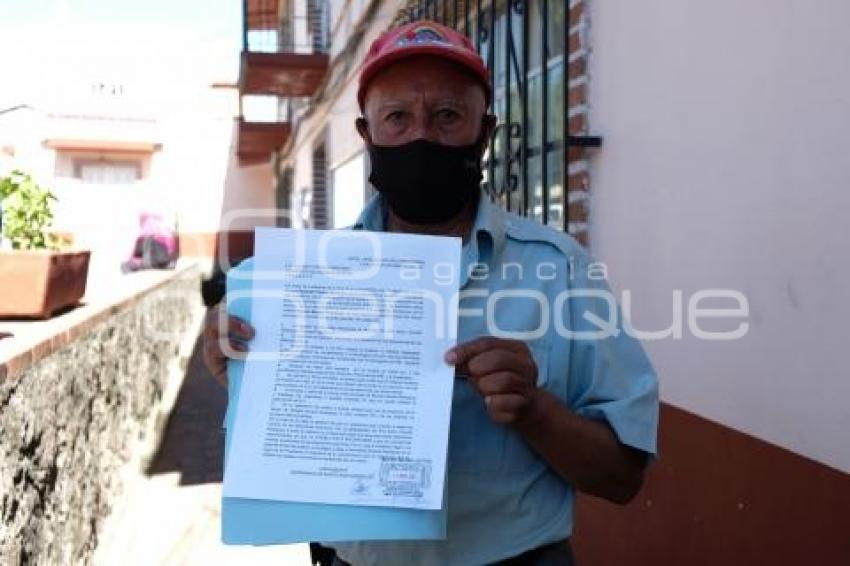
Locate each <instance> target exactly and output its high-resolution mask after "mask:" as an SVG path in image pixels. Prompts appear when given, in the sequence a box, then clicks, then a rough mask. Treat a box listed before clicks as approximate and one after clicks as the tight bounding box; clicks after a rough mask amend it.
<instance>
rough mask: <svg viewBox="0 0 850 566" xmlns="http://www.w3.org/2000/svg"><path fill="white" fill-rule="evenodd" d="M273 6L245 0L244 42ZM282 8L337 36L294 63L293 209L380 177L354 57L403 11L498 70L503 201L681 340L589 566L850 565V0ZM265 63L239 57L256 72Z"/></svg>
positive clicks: (645, 318)
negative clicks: (726, 335)
mask: <svg viewBox="0 0 850 566" xmlns="http://www.w3.org/2000/svg"><path fill="white" fill-rule="evenodd" d="M262 5H264V3H263V2H260V1H259V0H248V1H247V2H246V15H247V16H248V17H247V18H246V22H247V23H246V27H247V28H248V30H249V31H248V32H247V35H250V34H251V33H253V32H252V31H251V25H254V26H260V27H262V26H261V25H260V24H258V23H253V24H252V22H257V21H258V20H259V17H258V16H257V17H254V16H252V13H254V12H252V11H251V10H254V11H255V12H256V13H260V12H262V11H263V10H262V9H261V8H262ZM265 5H266V13H273V14H274V16H273V17H274V18H278V19H279V20H280V21H283V22H291V24H292V25H294V29H295V31H293V32H286V33H284V32H280V33H278V35H279V36H280V37H293V36H294V37H302V36H303V37H309V36H308V35H305V33H306V32H305V31H303V30H314V31H315V33H314V34H313V36H312V37H320V38H321V39H320V40H317V41H308V42H307V44H306V47H304V48H302V50H301V52H302V53H305V54H306V53H307V52H309V53H310V54H311V56H313V59H312V60H309V61H308V60H307V59H306V58H305V56H303V55H302V56H301V59H302V60H301V61H299V62H296V61H294V60H293V59H291V58H290V59H289V64H290V65H295V66H294V67H291V68H290V69H289V70H286V71H280V72H279V73H278V75H277V76H278V80H279V83H280V85H283V91H286V89H290V93H291V94H290V95H291V96H292V97H293V100H292V101H291V102H287V103H286V104H289V106H288V108H290V109H293V112H292V113H291V114H289V115H288V118H287V120H288V121H287V124H288V125H287V126H286V127H285V128H282V127H281V128H280V130H281V132H284V133H285V135H279V136H278V138H276V139H275V140H274V143H273V144H271V145H270V146H267V147H265V148H264V149H263V151H264V153H263V156H262V158H264V159H268V160H269V161H270V162H272V163H273V166H274V168H275V171H276V177H277V190H276V202H277V207H278V209H279V211H284V214H282V216H284V217H285V218H281V219H280V223H281V225H286V226H293V227H302V228H329V227H334V228H335V227H342V226H345V225H348V224H350V223H351V222H352V221H353V219H354V218H355V217H356V215H357V213H358V212H359V210H360V208H361V206H362V205H363V203H364V202H365V200H366V198H367V197H368V195H369V194H370V188H369V186H368V182H367V180H366V179H367V175H368V170H369V164H368V157H367V154H366V153H365V151H364V148H363V146H362V142H361V140H360V138H359V137H358V136H357V134H356V132H355V129H354V121H355V119H356V118H357V117H358V115H359V109H358V106H357V102H356V97H355V92H356V82H357V74H358V69H359V64H360V63H361V62H362V60H363V58H364V56H365V52H366V49H367V47H368V45H369V43H370V42H371V41H372V40H373V39H374V38H376V37H377V36H378V35H379V34H380V33H381V32H383V31H384V30H385V29H387V28H388V27H389V26H391V25H393V24H394V23H399V22H403V21H409V20H411V19H416V18H420V17H428V18H430V19H434V20H437V21H440V22H443V23H448V24H449V25H453V26H455V27H456V28H457V29H459V30H461V31H464V32H465V33H467V34H468V35H469V37H470V38H472V40H473V42H474V43H475V44H476V46H477V47H478V49H479V51H480V53H481V54H482V56H483V57H484V60H485V61H486V62H487V64H488V67H489V68H490V70H491V75H492V81H493V90H494V104H493V111H494V112H495V113H496V114H497V115H498V117H499V128H498V129H497V131H496V132H495V135H494V137H493V139H492V140H491V145H490V151H489V153H488V154H487V156H486V158H485V163H484V170H485V183H486V189H487V190H488V192H489V194H490V195H491V198H493V199H494V200H497V201H499V202H500V203H501V204H502V206H504V207H505V208H506V209H509V210H512V211H516V212H518V213H520V214H524V215H528V216H531V217H534V218H536V219H538V220H539V221H540V222H544V223H546V224H549V225H551V226H553V227H554V228H556V229H559V230H565V231H567V232H569V233H571V234H573V235H574V236H575V237H576V238H577V239H578V240H579V241H581V242H582V243H584V244H586V245H588V246H590V248H591V249H592V251H593V252H594V254H595V255H596V256H597V257H599V258H600V259H601V260H602V261H604V262H605V264H606V265H607V266H608V273H609V275H610V276H611V279H612V283H613V285H614V287H615V288H616V289H618V290H622V291H624V292H625V291H627V292H628V293H630V295H629V296H630V299H629V301H630V305H629V306H630V309H629V316H630V318H631V319H632V322H633V324H634V327H636V328H639V329H642V330H648V329H652V330H654V331H655V335H656V336H661V335H663V338H652V339H647V342H646V344H647V349H648V351H649V353H650V356H651V358H652V359H653V362H654V364H655V365H656V366H657V368H658V370H659V377H660V382H661V391H662V398H663V401H664V403H663V407H662V423H661V446H660V451H661V457H660V459H659V461H658V462H657V463H656V465H655V467H654V468H653V470H652V472H651V473H650V475H649V480H648V484H647V487H646V489H644V491H643V492H642V494H641V495H640V496H639V497H638V499H637V500H636V501H635V502H633V503H632V504H630V505H629V506H628V507H627V508H625V509H619V508H613V507H611V506H608V505H607V504H605V503H601V502H599V501H597V500H594V499H592V498H587V497H582V498H580V502H579V506H578V518H577V532H576V535H575V539H576V541H575V542H576V549H577V552H578V555H579V561H580V562H581V563H582V564H588V565H592V564H600V565H605V564H619V563H625V564H658V563H661V564H682V563H689V564H748V563H753V562H773V563H777V564H792V563H820V564H843V563H846V562H847V561H848V560H850V546H848V539H847V537H846V533H847V532H848V531H850V522H848V519H847V517H850V475H848V474H850V444H848V443H847V442H846V430H847V425H848V423H850V410H848V404H847V402H846V400H847V399H848V398H850V380H848V379H847V377H846V376H847V370H846V362H845V359H844V351H845V350H846V348H845V347H844V346H843V343H844V341H845V340H844V339H843V337H845V336H846V330H845V329H844V326H845V324H846V323H845V321H846V320H847V319H848V318H850V296H848V295H847V292H846V284H845V283H844V282H846V280H847V278H848V277H850V269H848V267H847V264H846V262H843V261H836V259H837V258H839V257H842V258H843V257H844V256H846V255H847V242H848V241H850V232H848V226H850V224H848V223H847V222H846V217H847V215H848V214H850V199H848V192H847V191H846V187H847V184H848V180H849V179H850V168H848V161H847V160H846V159H845V158H844V157H843V154H840V152H841V151H843V148H846V147H848V146H850V137H848V135H849V134H848V132H850V124H848V123H847V121H848V116H850V106H848V98H847V97H846V96H844V95H842V94H841V93H844V92H846V91H847V89H848V85H850V74H848V72H847V71H846V65H844V61H843V60H842V57H843V54H844V53H847V51H848V49H850V42H848V39H847V37H848V36H847V35H846V33H843V32H842V30H841V25H842V22H846V21H847V20H848V18H850V5H849V4H847V3H846V2H842V0H825V1H824V2H822V3H820V4H819V7H818V9H817V10H803V9H801V8H800V6H799V3H798V2H795V0H777V1H776V2H771V3H766V2H754V3H747V5H746V6H744V5H742V4H741V3H739V2H734V1H733V0H720V1H713V2H681V1H679V0H647V1H643V2H607V1H595V0H525V1H511V0H475V1H472V0H466V1H464V0H458V1H451V0H448V1H439V0H431V1H427V0H420V1H401V0H385V1H370V0H331V1H329V2H311V1H310V0H300V4H299V1H298V0H293V1H287V0H282V1H281V2H277V1H276V0H270V2H268V3H267V4H265ZM299 6H300V7H299ZM279 9H280V10H283V11H284V14H292V15H290V16H285V17H281V15H280V13H278V12H277V10H279ZM298 14H301V15H302V19H301V20H298V18H297V17H296V16H297V15H298ZM275 21H277V20H275ZM299 21H300V22H301V23H300V24H298V22H299ZM299 25H300V28H299ZM322 26H326V27H324V28H323V27H322ZM267 28H268V26H267ZM299 29H301V30H302V31H301V32H299V31H298V30H299ZM280 45H282V47H283V48H282V51H286V50H287V49H289V50H290V51H295V52H297V51H298V49H295V48H293V47H290V46H288V45H287V44H286V43H285V42H283V43H280ZM297 54H298V53H296V55H297ZM296 63H297V64H296ZM280 64H281V65H283V66H286V65H287V60H286V58H285V57H281V58H280ZM293 69H295V70H299V69H300V75H299V76H300V77H302V79H299V80H302V81H303V80H306V79H304V78H303V77H308V76H310V72H313V73H314V75H312V79H311V80H313V81H314V82H313V83H311V85H310V87H309V88H302V89H300V90H298V89H297V88H295V86H296V85H297V82H298V81H297V80H296V73H294V71H293ZM250 72H251V69H248V70H247V72H246V69H245V59H244V58H243V73H242V80H243V83H242V84H243V85H245V84H246V83H245V82H244V81H245V80H246V78H247V79H251V77H250V76H249V73H250ZM316 75H318V79H317V78H316ZM296 92H297V93H298V96H297V97H296V95H295V93H296ZM278 94H280V92H279V93H278ZM284 94H285V93H284ZM591 205H592V206H591ZM706 289H715V290H716V289H721V290H725V291H728V292H729V294H730V296H735V297H744V301H743V303H740V304H743V305H744V307H742V308H741V309H739V310H734V309H732V307H731V306H730V305H729V304H726V305H714V306H717V307H718V308H728V309H729V310H728V312H729V313H732V314H733V315H734V316H737V317H738V319H739V320H738V321H737V322H736V324H733V325H732V327H733V328H743V327H744V326H746V331H745V332H744V333H743V335H742V336H741V337H740V338H739V339H736V340H735V341H730V342H718V341H713V340H710V339H705V334H702V333H700V332H694V331H693V330H694V329H693V327H692V326H688V324H689V323H690V321H691V320H692V319H691V318H688V317H692V316H696V315H694V313H695V312H697V311H698V310H699V307H700V301H699V300H698V297H699V296H700V293H701V292H702V291H704V290H706ZM735 293H737V294H735ZM695 298H697V299H696V300H695ZM694 309H696V311H695V310H694ZM671 321H672V323H671ZM677 324H678V326H677ZM741 325H744V326H741ZM677 329H681V330H682V331H681V332H680V331H679V330H677ZM727 329H728V328H727ZM647 335H648V334H647Z"/></svg>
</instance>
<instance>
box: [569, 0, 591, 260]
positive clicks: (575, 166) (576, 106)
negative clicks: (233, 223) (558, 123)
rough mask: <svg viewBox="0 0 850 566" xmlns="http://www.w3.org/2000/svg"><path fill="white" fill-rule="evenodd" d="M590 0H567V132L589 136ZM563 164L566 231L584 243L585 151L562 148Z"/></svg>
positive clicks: (587, 187) (587, 188)
mask: <svg viewBox="0 0 850 566" xmlns="http://www.w3.org/2000/svg"><path fill="white" fill-rule="evenodd" d="M589 1H590V0H570V4H569V16H568V19H567V22H568V23H567V46H568V50H567V51H568V55H567V91H566V95H565V96H566V98H567V102H566V104H567V134H568V135H570V136H583V135H589V133H590V132H589V130H588V122H589V120H588V118H589V116H588V104H587V90H588V86H589V85H588V74H587V58H588V56H589V52H590V47H589V33H588V32H589V30H590V19H589V17H588V9H587V4H588V2H589ZM564 152H565V154H566V155H565V156H564V157H565V158H566V160H567V161H566V163H567V222H568V223H569V224H568V229H569V232H570V234H572V235H573V236H575V237H576V238H577V239H578V240H579V241H580V242H581V243H582V244H584V245H587V244H588V215H589V212H590V210H589V209H590V175H589V172H588V161H587V150H585V149H583V148H580V147H572V148H565V150H564Z"/></svg>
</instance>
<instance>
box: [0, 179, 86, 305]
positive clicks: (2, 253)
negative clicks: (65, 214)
mask: <svg viewBox="0 0 850 566" xmlns="http://www.w3.org/2000/svg"><path fill="white" fill-rule="evenodd" d="M54 200H56V197H55V196H54V195H53V193H52V192H50V190H48V189H46V188H44V187H42V186H40V185H39V184H38V183H36V182H35V181H34V180H33V178H32V177H31V176H30V175H27V174H25V173H23V172H22V171H12V172H11V173H10V174H9V175H7V176H5V177H0V318H48V317H50V316H51V315H52V314H53V313H55V312H56V311H58V310H61V309H63V308H65V307H68V306H71V305H75V304H77V303H78V302H79V300H80V299H81V298H82V297H83V295H84V294H85V291H86V279H87V277H88V268H89V257H90V255H91V252H89V251H71V250H60V249H58V245H57V239H56V238H55V237H53V236H52V235H51V234H50V233H49V232H48V231H47V230H48V228H49V227H50V224H51V222H52V221H53V212H52V210H51V204H52V201H54Z"/></svg>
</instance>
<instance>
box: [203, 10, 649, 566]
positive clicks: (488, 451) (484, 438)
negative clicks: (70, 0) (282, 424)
mask: <svg viewBox="0 0 850 566" xmlns="http://www.w3.org/2000/svg"><path fill="white" fill-rule="evenodd" d="M490 97H491V92H490V90H489V86H488V74H487V69H486V67H485V66H484V63H483V62H482V60H481V58H480V57H479V56H478V54H477V53H476V52H475V51H474V49H473V47H472V45H471V44H470V42H469V41H468V40H467V39H466V38H465V37H463V36H462V35H460V34H458V33H456V32H454V31H453V30H451V29H449V28H446V27H443V26H440V25H438V24H435V23H433V22H416V23H414V24H410V25H407V26H403V27H400V28H397V29H394V30H391V31H389V32H388V33H386V34H384V35H383V36H381V37H380V38H378V39H377V40H376V41H375V42H374V43H373V44H372V46H371V48H370V50H369V53H368V55H367V59H366V62H365V65H364V67H363V69H362V71H361V75H360V88H359V91H358V102H359V103H360V108H361V110H362V113H363V115H362V117H361V118H359V119H358V120H357V122H356V127H357V131H358V132H359V134H360V136H361V137H362V138H363V140H364V142H365V144H366V147H367V149H368V151H369V155H370V160H371V164H372V172H371V176H370V181H371V182H372V184H373V185H374V186H375V188H376V189H377V191H378V193H379V194H378V195H377V196H376V197H375V198H373V199H372V200H371V201H370V202H369V203H368V204H367V205H366V207H365V209H364V210H363V212H362V214H361V216H360V218H359V220H358V221H357V223H356V225H355V226H354V229H361V230H376V231H392V232H410V233H419V234H439V235H452V236H460V237H461V238H462V239H463V250H462V263H463V265H462V271H461V304H460V308H461V309H462V311H461V312H462V316H461V317H460V320H459V325H458V345H457V346H456V347H455V348H453V349H451V350H450V351H449V352H447V353H446V361H448V362H449V363H451V364H453V365H455V367H456V379H455V385H454V393H453V402H452V403H453V404H452V415H451V431H450V440H449V460H448V487H447V490H448V491H447V501H446V505H447V508H448V537H447V540H445V541H400V542H399V541H366V542H351V543H330V546H333V547H334V548H335V549H336V551H337V554H338V557H339V559H338V563H342V564H345V563H350V564H353V565H355V566H360V565H365V564H381V565H389V566H395V565H402V564H434V565H448V564H490V563H499V562H502V561H504V562H503V563H505V564H572V555H571V551H570V547H569V543H568V537H569V535H570V533H571V530H572V510H573V501H574V492H573V490H574V489H578V490H580V491H583V492H585V493H589V494H592V495H596V496H599V497H604V498H606V499H608V500H611V501H614V502H618V503H625V502H627V501H629V500H630V499H632V498H633V497H634V496H635V494H636V493H637V492H638V490H639V489H640V486H641V483H642V480H643V473H644V468H645V466H646V464H647V462H648V460H649V459H650V457H651V455H652V454H654V452H655V439H656V426H657V413H658V390H657V382H656V379H655V375H654V373H653V370H652V367H651V366H650V364H649V362H648V360H647V358H646V356H645V355H644V353H643V350H642V349H641V347H640V345H639V344H638V343H637V342H636V341H635V340H634V339H633V338H632V337H631V336H629V335H627V334H626V333H625V332H622V327H621V325H620V324H619V322H618V312H617V308H616V304H615V303H614V302H613V299H607V297H608V296H609V295H608V288H607V286H606V285H605V282H604V281H601V279H602V278H601V277H599V265H600V264H594V263H593V261H592V259H591V258H590V257H589V256H588V255H587V254H586V252H584V251H583V250H582V249H581V247H580V246H579V245H578V244H577V243H576V242H575V241H574V240H573V239H572V238H570V237H569V236H567V235H565V234H563V233H561V232H559V231H556V230H553V229H551V228H547V227H545V226H542V225H540V224H539V223H536V222H534V221H531V220H527V219H523V218H520V217H518V216H515V215H512V214H508V213H505V212H503V211H502V210H501V209H500V208H498V207H497V206H496V205H494V204H493V203H491V202H490V200H489V198H488V197H487V196H486V195H483V194H482V193H481V191H480V181H481V167H480V162H481V157H482V154H483V151H484V149H485V146H486V142H487V140H488V138H489V136H490V134H491V133H492V131H493V129H494V127H495V123H496V118H495V116H492V115H489V114H487V106H488V103H489V102H490ZM594 266H596V268H595V267H594ZM603 267H604V266H603ZM594 269H595V270H596V272H594ZM570 293H572V295H571V294H570ZM497 298H498V299H497ZM216 316H217V314H216V313H215V312H213V313H212V316H211V318H210V321H211V322H210V323H209V324H208V326H207V332H206V341H205V356H206V360H207V364H208V365H209V367H210V369H211V370H212V372H213V373H214V374H215V375H217V376H218V377H219V378H220V379H224V376H225V375H226V370H225V358H224V356H223V355H222V354H221V348H220V346H219V341H218V340H219V335H218V332H217V328H216V326H217V324H216V322H215V319H216ZM612 320H613V321H614V322H613V323H609V322H603V321H612ZM611 324H613V327H612V326H611ZM603 329H607V331H606V332H602V330H603ZM252 333H253V331H252V329H250V328H249V327H248V326H247V325H246V324H244V323H243V322H241V321H238V320H236V319H233V318H231V319H230V321H229V335H228V336H227V337H224V339H227V340H229V341H230V342H231V344H232V347H233V348H234V349H236V350H239V351H246V349H247V345H246V344H245V341H246V340H249V339H250V337H251V335H252Z"/></svg>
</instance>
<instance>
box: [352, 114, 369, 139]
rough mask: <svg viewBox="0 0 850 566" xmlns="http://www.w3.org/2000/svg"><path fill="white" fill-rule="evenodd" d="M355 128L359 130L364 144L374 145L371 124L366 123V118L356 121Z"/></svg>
mask: <svg viewBox="0 0 850 566" xmlns="http://www.w3.org/2000/svg"><path fill="white" fill-rule="evenodd" d="M354 127H355V128H357V133H358V134H360V137H361V138H362V139H363V141H364V142H366V143H368V144H371V143H372V135H371V134H370V133H369V122H367V121H366V118H364V117H362V116H361V117H360V118H357V119H356V120H355V121H354Z"/></svg>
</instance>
